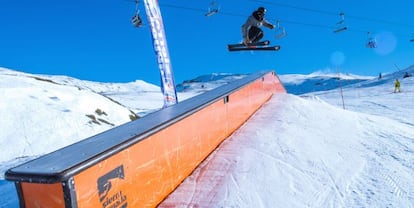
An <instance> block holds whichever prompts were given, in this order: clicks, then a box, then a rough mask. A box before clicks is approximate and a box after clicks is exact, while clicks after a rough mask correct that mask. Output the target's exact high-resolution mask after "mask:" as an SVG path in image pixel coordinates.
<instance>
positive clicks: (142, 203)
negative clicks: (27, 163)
mask: <svg viewBox="0 0 414 208" xmlns="http://www.w3.org/2000/svg"><path fill="white" fill-rule="evenodd" d="M225 115H226V113H225V104H224V102H223V101H218V102H216V103H214V104H212V105H210V106H208V107H207V108H204V109H202V110H201V111H199V112H197V113H195V114H193V115H191V116H189V117H187V118H186V119H184V120H181V121H179V122H178V123H176V124H175V125H172V126H170V127H168V128H166V129H164V130H162V131H160V132H158V133H156V134H154V135H152V136H151V137H150V138H147V139H145V140H143V141H141V142H139V143H138V144H137V145H133V146H131V147H130V148H128V149H126V150H124V151H122V152H119V153H118V154H116V155H114V156H113V157H111V158H108V159H107V160H105V161H102V162H101V163H99V164H97V165H95V166H93V167H91V168H89V169H88V170H86V171H84V172H82V173H81V174H79V175H77V176H76V177H75V184H82V185H81V186H79V187H78V188H77V190H76V193H77V199H78V205H80V206H82V207H83V206H85V207H106V206H107V205H114V204H119V205H123V204H126V203H127V204H128V206H131V207H154V206H156V205H157V204H158V203H160V202H161V201H162V200H163V199H164V198H165V197H166V196H167V195H168V194H169V193H170V192H172V191H173V190H174V189H175V188H176V186H177V185H178V184H179V183H177V182H181V181H182V180H184V179H185V178H186V177H187V176H188V175H189V174H191V172H192V171H193V170H194V167H196V166H197V165H198V164H199V163H200V162H201V161H202V160H203V159H204V158H205V157H206V156H207V155H208V154H210V152H211V151H213V150H214V148H215V147H216V146H217V145H218V144H219V143H220V142H221V141H222V139H223V138H225V137H226V136H227V134H228V133H227V131H226V128H225V126H223V123H226V116H225ZM212 126H214V127H216V128H210V127H212ZM211 129H214V130H213V131H211ZM113 170H116V171H119V172H118V173H116V174H114V175H113V177H112V178H111V179H110V180H107V181H106V182H102V183H107V185H105V184H102V183H101V184H99V182H98V181H99V179H98V180H97V176H98V177H101V178H102V177H105V175H108V173H111V171H113ZM117 174H118V175H117ZM117 207H118V206H117ZM121 207H122V206H121Z"/></svg>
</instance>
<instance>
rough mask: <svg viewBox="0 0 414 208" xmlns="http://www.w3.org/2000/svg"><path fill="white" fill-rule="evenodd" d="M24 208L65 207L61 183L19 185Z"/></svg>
mask: <svg viewBox="0 0 414 208" xmlns="http://www.w3.org/2000/svg"><path fill="white" fill-rule="evenodd" d="M21 189H22V194H23V196H24V199H25V207H56V208H59V207H65V201H64V197H63V188H62V184H61V183H54V184H39V183H21Z"/></svg>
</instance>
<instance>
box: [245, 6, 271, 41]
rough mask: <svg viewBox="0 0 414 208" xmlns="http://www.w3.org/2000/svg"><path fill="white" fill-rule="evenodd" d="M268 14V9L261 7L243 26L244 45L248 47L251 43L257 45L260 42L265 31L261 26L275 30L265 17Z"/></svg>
mask: <svg viewBox="0 0 414 208" xmlns="http://www.w3.org/2000/svg"><path fill="white" fill-rule="evenodd" d="M265 14H266V9H265V8H264V7H259V8H258V9H257V10H256V11H254V12H253V13H252V15H250V16H249V17H248V18H247V20H246V22H245V23H244V24H243V25H242V28H241V30H242V35H243V43H244V44H245V45H246V46H247V45H249V44H250V43H255V42H258V41H260V40H261V39H262V38H263V36H264V33H263V30H262V29H260V27H261V26H265V27H268V28H270V29H273V28H275V26H274V25H273V24H271V23H270V22H268V21H267V20H266V19H265V18H264V16H265Z"/></svg>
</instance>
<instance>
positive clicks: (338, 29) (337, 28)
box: [334, 12, 348, 33]
mask: <svg viewBox="0 0 414 208" xmlns="http://www.w3.org/2000/svg"><path fill="white" fill-rule="evenodd" d="M339 16H340V17H341V20H339V22H337V23H336V25H335V30H334V33H339V32H342V31H345V30H347V29H348V27H347V26H346V25H345V13H343V12H341V13H339Z"/></svg>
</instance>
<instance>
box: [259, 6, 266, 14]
mask: <svg viewBox="0 0 414 208" xmlns="http://www.w3.org/2000/svg"><path fill="white" fill-rule="evenodd" d="M257 11H258V12H261V13H263V14H266V9H265V8H264V7H259V8H258V9H257Z"/></svg>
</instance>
